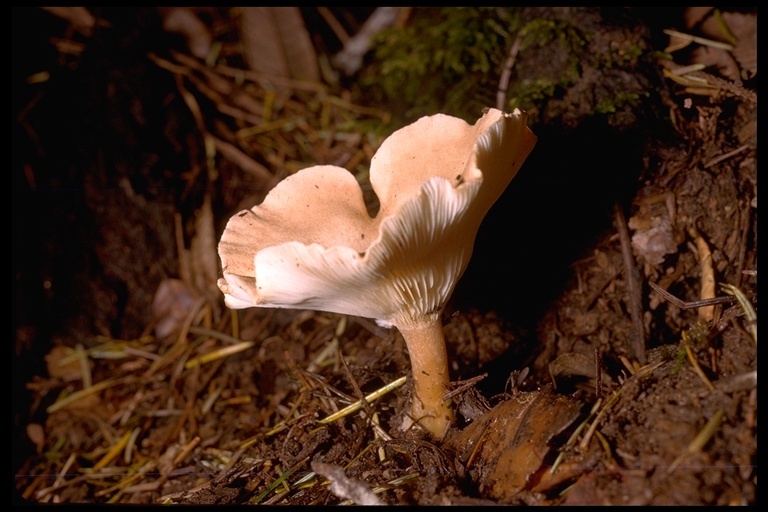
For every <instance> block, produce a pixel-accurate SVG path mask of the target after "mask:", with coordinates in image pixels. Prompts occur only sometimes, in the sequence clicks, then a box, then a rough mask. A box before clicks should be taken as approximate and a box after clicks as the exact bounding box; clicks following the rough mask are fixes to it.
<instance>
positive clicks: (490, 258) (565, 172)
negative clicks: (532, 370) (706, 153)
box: [452, 118, 644, 332]
mask: <svg viewBox="0 0 768 512" xmlns="http://www.w3.org/2000/svg"><path fill="white" fill-rule="evenodd" d="M532 129H533V131H534V133H536V135H537V136H538V142H537V144H536V147H535V148H534V149H533V152H532V153H531V155H530V156H529V157H528V159H527V161H526V162H525V164H524V165H523V167H522V169H521V170H520V172H519V173H518V175H517V176H516V177H515V179H514V180H512V182H511V184H510V185H509V187H508V188H507V190H506V191H505V193H504V194H503V195H502V197H501V198H500V199H499V201H498V202H497V203H496V204H495V205H494V206H493V208H492V209H491V211H490V212H489V213H488V215H487V216H486V218H485V220H484V222H483V224H482V225H481V228H480V231H479V232H478V235H477V239H476V244H475V251H474V254H473V256H472V260H471V261H470V264H469V267H468V268H467V271H466V272H465V274H464V276H463V277H462V279H461V281H460V282H459V284H458V286H457V288H456V291H455V292H454V296H453V300H452V303H453V305H454V306H455V307H457V308H459V309H465V308H467V307H469V306H476V307H478V308H480V309H483V310H495V311H497V312H498V313H499V314H500V315H501V316H502V317H504V318H505V319H506V320H509V321H510V322H512V323H513V324H514V325H516V326H518V327H520V328H522V329H526V330H530V331H531V332H533V331H534V330H535V329H534V328H535V325H536V323H537V322H538V321H539V320H540V317H541V315H542V314H543V312H544V311H545V310H546V309H547V307H548V305H549V304H550V302H551V301H552V300H554V299H555V298H556V297H557V296H558V295H559V294H560V293H561V292H562V290H563V289H564V288H565V286H566V284H567V280H568V276H569V274H570V265H571V263H572V262H573V261H574V260H576V259H578V258H581V257H584V256H588V255H589V253H588V252H587V251H588V250H590V248H592V247H594V242H595V241H596V240H597V239H598V238H599V237H600V236H601V235H603V234H605V233H606V232H607V231H609V230H613V224H612V208H613V204H614V202H616V201H618V202H619V203H620V204H626V203H627V202H628V201H629V200H630V199H631V197H632V196H633V195H634V192H635V190H636V188H637V177H638V175H639V173H640V170H641V165H642V158H641V156H642V150H643V147H644V135H643V131H641V130H640V129H637V130H634V131H632V130H630V131H627V130H625V131H623V132H622V133H619V132H617V131H616V130H615V129H613V128H611V127H610V126H608V124H607V123H606V122H605V121H604V120H603V119H601V118H594V119H587V120H585V121H584V122H582V123H581V124H580V125H579V127H577V128H575V129H573V130H565V129H563V128H560V127H557V126H534V127H532Z"/></svg>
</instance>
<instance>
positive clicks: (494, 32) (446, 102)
mask: <svg viewBox="0 0 768 512" xmlns="http://www.w3.org/2000/svg"><path fill="white" fill-rule="evenodd" d="M515 24H516V15H515V14H514V10H512V9H503V8H490V7H478V8H468V7H461V8H455V7H454V8H443V9H431V8H419V9H417V10H416V14H415V17H414V19H413V20H412V22H411V23H410V24H409V25H408V26H406V27H404V28H399V29H391V30H387V31H385V32H382V33H381V34H379V35H378V36H377V37H376V38H375V40H374V41H373V45H374V47H375V52H374V55H373V60H372V62H371V65H370V66H368V67H367V68H366V69H365V70H364V72H363V73H362V75H361V77H360V84H361V86H362V88H363V92H364V94H365V95H366V96H367V97H368V98H369V99H371V100H373V101H374V102H377V103H382V104H386V105H388V106H389V107H390V108H393V110H395V113H396V114H400V115H401V116H404V117H406V118H414V117H418V116H421V115H428V114H433V113H435V112H438V111H440V112H446V113H449V114H452V115H456V116H459V117H464V118H466V119H476V118H477V117H478V115H479V114H480V113H481V111H482V109H483V108H484V107H487V106H488V105H489V104H490V105H493V104H494V103H495V101H494V97H495V92H496V90H495V87H496V86H495V85H494V81H493V80H494V78H495V79H496V80H498V78H497V77H498V73H499V69H500V66H501V63H502V61H503V58H504V56H505V53H506V51H507V48H509V46H510V44H511V40H512V34H511V32H510V31H511V30H513V28H514V26H515Z"/></svg>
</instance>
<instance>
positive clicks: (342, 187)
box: [218, 109, 536, 326]
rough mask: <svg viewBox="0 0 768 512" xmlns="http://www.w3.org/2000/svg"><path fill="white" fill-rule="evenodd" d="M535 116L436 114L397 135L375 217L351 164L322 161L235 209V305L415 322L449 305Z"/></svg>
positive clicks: (227, 270)
mask: <svg viewBox="0 0 768 512" xmlns="http://www.w3.org/2000/svg"><path fill="white" fill-rule="evenodd" d="M535 141H536V137H535V135H533V133H532V132H531V131H530V130H529V129H528V127H527V125H526V114H525V113H524V112H521V111H519V110H515V112H514V113H512V114H505V113H503V112H501V111H499V110H495V109H491V110H489V111H488V112H487V113H486V114H485V115H484V116H483V117H482V118H480V119H479V120H478V121H477V122H476V123H475V124H474V125H469V124H467V123H466V122H464V121H463V120H461V119H458V118H454V117H450V116H446V115H442V114H438V115H434V116H429V117H423V118H421V119H419V120H418V121H416V122H415V123H413V124H411V125H408V126H406V127H404V128H402V129H400V130H398V131H396V132H395V133H393V134H392V135H391V136H390V137H389V138H387V140H385V141H384V143H383V144H382V145H381V147H380V148H379V150H378V151H377V152H376V154H375V156H374V157H373V160H372V162H371V169H370V179H371V185H372V187H373V190H374V191H375V192H376V194H377V196H378V198H379V202H380V204H381V207H380V210H379V213H378V214H377V215H376V217H374V218H371V217H370V215H369V214H368V213H367V210H366V207H365V203H364V202H363V194H362V190H361V188H360V186H359V184H358V183H357V181H356V180H355V178H354V176H353V175H352V174H351V173H349V172H348V171H347V170H345V169H342V168H339V167H334V166H316V167H311V168H308V169H304V170H302V171H299V172H298V173H296V174H295V175H293V176H290V177H288V178H286V179H285V180H283V181H282V182H280V183H279V184H278V185H277V186H276V187H275V188H274V189H273V190H272V191H270V193H269V194H268V195H267V197H266V199H265V200H264V202H263V203H262V204H260V205H258V206H254V207H253V208H252V209H250V210H243V211H241V212H240V213H238V214H236V215H234V216H233V217H232V218H231V219H230V220H229V223H228V224H227V227H226V229H225V230H224V234H223V235H222V237H221V242H220V243H219V255H220V257H221V261H222V268H223V275H224V277H223V279H219V282H218V285H219V288H220V289H221V291H222V292H223V293H224V294H225V301H226V304H227V306H229V307H230V308H233V309H239V308H247V307H254V306H260V307H286V308H300V309H312V310H318V311H330V312H336V313H343V314H349V315H355V316H362V317H367V318H374V319H376V320H377V321H378V322H379V323H380V324H382V325H385V326H391V325H397V326H407V325H412V324H413V323H418V322H420V321H422V319H423V318H424V317H426V316H434V315H437V314H439V313H440V311H441V309H442V308H443V306H444V304H445V302H446V301H447V300H448V298H449V297H450V295H451V293H452V292H453V289H454V287H455V285H456V282H457V281H458V279H459V277H461V274H462V273H463V272H464V270H465V269H466V266H467V264H468V262H469V258H470V256H471V253H472V248H473V245H474V241H475V236H476V233H477V229H478V227H479V225H480V222H481V221H482V219H483V217H484V216H485V214H486V213H487V211H488V209H489V208H490V207H491V206H492V205H493V203H494V202H495V201H496V199H498V197H499V196H500V195H501V193H502V192H503V191H504V189H505V188H506V186H507V185H508V184H509V182H510V180H511V179H512V178H513V177H514V176H515V174H516V173H517V171H518V169H519V168H520V166H521V164H522V163H523V161H524V160H525V158H526V157H527V156H528V154H529V153H530V151H531V150H532V149H533V146H534V144H535Z"/></svg>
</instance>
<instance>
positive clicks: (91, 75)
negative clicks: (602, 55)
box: [13, 8, 758, 505]
mask: <svg viewBox="0 0 768 512" xmlns="http://www.w3.org/2000/svg"><path fill="white" fill-rule="evenodd" d="M201 10H202V11H204V9H201ZM565 11H568V9H566V8H564V9H561V10H557V9H554V10H553V11H552V13H553V14H552V16H553V17H557V16H559V15H562V16H566V15H567V16H571V17H573V16H581V15H583V16H587V17H591V18H590V19H595V17H599V10H597V9H585V10H583V11H579V10H577V11H574V12H570V11H568V12H565ZM131 12H132V13H133V14H132V16H133V17H131V18H130V19H128V20H121V19H120V16H119V13H118V14H115V13H114V12H111V11H109V12H105V13H101V17H100V18H97V21H96V22H95V23H92V22H93V20H91V21H90V22H89V20H88V18H87V17H85V18H78V17H77V16H76V17H74V18H70V19H69V20H70V21H68V22H64V21H62V20H61V19H59V18H58V17H57V16H53V15H52V14H50V13H49V12H46V11H43V10H40V9H27V10H19V11H15V12H14V25H15V27H14V46H17V45H18V46H17V47H19V46H21V47H24V48H25V49H26V51H27V52H29V53H28V55H31V57H29V56H28V57H27V58H26V59H25V60H24V61H23V62H21V61H17V59H21V57H20V56H19V55H23V54H16V53H15V54H14V59H15V68H14V79H15V80H16V81H15V82H14V84H15V86H16V89H14V90H15V93H14V114H15V116H16V118H15V125H14V126H15V132H14V133H15V136H14V198H13V200H14V211H13V217H14V221H13V230H14V304H15V306H14V338H15V352H14V355H13V357H14V365H13V366H14V370H13V378H14V433H15V437H14V460H13V465H14V489H15V490H16V491H17V493H18V495H19V500H23V501H25V502H32V503H121V504H129V503H130V504H150V503H175V504H281V505H310V504H342V503H358V504H363V503H368V504H370V503H377V502H383V503H386V504H392V505H408V504H420V505H428V504H434V505H458V504H469V505H473V504H474V505H493V504H529V505H561V504H562V505H577V504H578V505H609V504H613V505H673V504H681V505H745V504H754V503H756V502H757V495H758V490H757V377H756V370H757V318H756V309H757V161H756V159H757V156H756V153H757V92H756V88H755V84H756V78H755V77H756V56H755V53H756V36H754V33H755V30H756V28H755V27H756V16H757V14H756V10H755V11H752V12H731V13H725V14H724V15H723V16H722V17H721V18H718V19H721V20H724V22H725V24H726V26H727V27H728V29H729V31H730V33H731V34H735V36H733V38H734V42H733V44H731V46H730V47H729V50H728V51H726V50H724V49H722V48H721V47H718V46H714V47H713V46H708V45H707V44H701V43H700V42H701V40H702V39H699V40H698V42H696V41H694V42H692V41H691V40H687V43H686V42H685V38H684V37H683V38H682V39H680V38H678V39H675V38H674V37H671V36H668V35H665V34H664V33H662V29H664V28H670V29H671V28H673V27H671V26H670V27H660V26H658V25H654V23H652V20H650V18H651V16H650V15H647V17H646V18H641V19H644V20H645V21H644V23H645V24H644V25H642V27H641V29H639V28H637V26H635V25H632V28H631V30H624V29H621V30H620V29H619V28H616V27H615V26H613V25H605V26H606V27H609V28H606V29H605V32H604V33H603V34H608V35H606V36H605V37H603V38H601V37H599V36H600V34H601V32H600V30H603V29H602V28H601V27H603V25H599V24H598V25H595V26H592V30H593V33H594V34H595V36H594V37H592V38H591V43H590V44H592V45H596V47H595V48H591V51H594V52H600V51H603V50H605V51H609V50H610V51H615V50H616V47H617V45H618V46H619V47H620V46H621V45H622V44H624V43H626V41H622V39H621V38H620V37H617V35H616V34H617V31H619V32H620V33H621V34H624V35H628V36H627V38H629V36H632V37H638V38H639V37H645V36H642V34H646V35H647V34H649V33H650V34H651V36H653V37H649V38H648V40H650V41H655V42H658V41H663V42H665V44H667V45H668V46H667V47H666V48H665V47H664V46H663V45H662V46H661V47H655V48H653V50H655V51H657V52H658V53H659V54H661V53H662V52H666V53H667V54H671V55H673V58H672V59H669V58H666V59H664V58H661V57H659V59H658V60H657V61H655V66H656V74H655V75H654V76H648V75H644V74H642V73H647V68H642V69H641V68H638V69H637V70H636V73H637V74H636V75H631V76H630V75H626V74H603V75H600V76H592V77H590V76H589V73H586V72H584V73H583V74H582V79H581V80H580V81H577V82H576V83H575V84H572V86H571V87H570V89H568V90H567V91H566V92H565V93H564V94H563V95H561V96H560V97H559V99H558V100H557V101H558V102H559V103H557V102H555V101H554V100H553V101H552V102H550V104H549V106H548V109H547V110H544V109H540V110H537V111H536V112H532V115H531V119H532V123H531V128H532V130H533V131H534V132H535V133H536V134H537V136H538V137H539V141H538V144H537V146H536V148H534V150H533V153H532V154H531V157H530V158H529V160H528V161H527V162H526V163H525V164H524V166H523V168H522V170H521V171H520V175H519V176H518V177H517V178H516V179H515V180H513V181H512V183H511V185H510V186H509V189H508V191H507V194H505V196H508V197H504V198H502V200H501V201H500V202H499V204H498V205H497V207H494V209H493V210H492V211H491V212H490V213H489V216H488V219H487V225H484V226H483V229H482V230H481V232H480V234H479V236H478V240H477V248H476V251H475V254H474V256H473V261H472V264H471V265H470V267H469V268H468V270H467V272H466V274H465V276H464V278H463V280H462V282H461V283H460V284H459V286H458V287H457V289H456V292H455V295H454V298H453V299H452V300H451V302H450V303H449V305H448V311H449V312H450V314H447V315H446V318H445V332H446V338H447V345H448V353H449V359H450V362H451V372H452V375H451V376H452V380H453V387H454V395H453V400H454V402H455V403H456V408H457V413H458V414H457V416H458V419H457V424H456V428H454V429H452V430H451V431H450V432H449V434H448V436H447V437H446V439H445V440H444V441H442V442H435V441H434V440H431V439H430V438H429V437H427V436H426V435H425V434H424V433H423V432H420V431H418V430H417V429H412V430H408V431H405V432H403V431H401V430H400V426H401V425H402V424H403V418H404V416H406V415H407V413H408V410H409V407H408V404H409V399H410V394H411V385H410V381H409V371H410V363H409V359H408V353H407V350H406V348H405V345H404V342H403V340H402V337H401V336H400V335H399V334H398V333H397V332H396V331H393V330H387V329H384V328H381V327H379V326H377V325H376V324H375V322H374V321H373V320H371V319H365V318H356V317H347V316H343V315H337V314H332V313H321V312H314V311H294V310H277V309H261V308H252V309H245V310H240V311H237V312H234V311H230V310H228V309H227V308H226V307H225V306H224V303H223V297H222V296H221V294H220V292H219V291H218V289H217V288H216V285H215V283H216V278H217V277H218V276H219V268H218V265H219V260H218V255H217V254H216V244H217V242H218V237H219V236H220V234H221V230H222V229H223V226H224V224H225V223H226V221H227V219H228V218H229V216H230V215H232V214H234V213H235V212H237V211H239V210H240V209H242V208H246V207H251V206H253V205H254V204H257V203H258V202H260V201H261V200H262V199H263V197H264V196H265V195H266V193H267V192H268V191H269V189H270V188H271V187H272V186H274V184H275V183H276V182H277V181H279V180H280V179H282V178H283V177H285V176H287V175H289V174H291V173H293V172H295V171H297V170H298V169H300V168H302V167H308V166H310V165H313V164H314V163H333V164H336V165H341V166H343V167H346V168H348V169H350V170H353V171H354V170H355V169H362V168H365V167H366V166H367V164H368V162H369V161H370V158H371V156H372V155H373V154H374V153H375V150H376V148H377V147H378V145H379V144H380V143H381V141H382V140H383V137H384V136H386V133H377V132H376V131H375V130H371V131H370V132H368V133H355V132H352V131H345V129H344V128H341V127H343V126H347V125H354V124H355V123H366V124H365V125H366V126H374V125H376V124H384V123H385V122H388V121H390V120H391V116H390V115H389V113H388V112H387V111H386V109H383V108H381V107H380V106H370V105H366V104H364V103H363V102H362V100H360V98H356V97H354V96H350V95H349V94H348V92H347V93H345V92H344V91H343V90H342V91H341V92H339V91H330V90H329V89H328V88H327V87H325V86H321V85H312V84H309V85H308V84H307V83H306V82H298V81H292V80H285V81H284V82H283V85H284V86H285V87H287V88H288V89H285V90H281V89H278V90H277V91H276V92H275V91H274V90H270V89H268V88H265V87H263V86H262V84H260V82H259V81H258V79H251V78H249V75H247V74H245V73H240V74H238V72H237V71H238V70H237V69H234V68H232V67H226V66H210V67H208V66H205V65H204V64H202V63H201V61H199V60H196V59H194V58H193V57H191V56H190V55H187V54H184V53H182V52H179V51H174V52H166V53H162V54H161V53H160V52H157V51H155V49H154V48H152V47H151V45H149V44H147V43H146V41H145V40H144V39H143V38H142V36H141V35H137V34H139V33H140V32H141V31H140V30H139V29H138V28H137V27H140V26H141V23H142V20H144V18H143V17H142V16H145V15H144V14H141V13H142V12H143V11H141V10H139V11H136V12H133V11H131ZM137 13H138V14H137ZM59 14H60V13H59ZM538 14H539V15H541V13H538ZM677 14H678V15H679V18H674V17H673V16H672V14H668V18H665V21H666V20H667V19H671V20H677V21H678V25H677V26H675V27H674V28H675V29H677V30H679V31H680V32H686V31H687V33H688V34H691V35H694V36H697V37H699V38H703V40H705V41H710V42H711V41H713V40H723V38H722V37H719V35H721V34H722V32H718V29H717V28H716V27H717V26H719V25H718V24H717V23H716V21H717V20H716V19H715V18H717V15H716V14H713V12H712V11H711V10H707V11H701V12H700V13H698V14H697V13H696V12H691V11H690V10H689V11H685V10H682V9H680V12H679V13H677ZM80 15H82V13H80ZM110 16H112V17H111V18H110ZM212 18H213V16H211V17H210V18H206V19H208V20H209V21H210V20H211V19H212ZM105 19H109V22H108V23H106V22H104V20H105ZM73 20H74V21H73ZM77 20H80V22H79V24H78V21H77ZM214 21H216V20H215V19H214ZM226 21H227V20H225V19H224V20H222V19H220V20H218V23H219V24H218V25H216V24H215V23H213V25H215V26H217V27H218V32H217V31H216V30H214V29H211V33H212V34H213V35H214V41H216V38H217V37H221V39H222V41H223V42H224V48H227V46H226V45H227V44H230V45H231V41H232V39H233V37H234V36H232V33H233V32H232V31H231V30H230V31H226V30H223V29H222V28H221V27H222V26H225V25H226V23H225V22H226ZM570 21H573V19H572V18H571V19H570ZM89 23H92V24H91V25H90V26H89ZM131 23H136V27H134V26H132V25H131ZM584 23H587V22H586V21H585V22H584ZM589 23H592V22H591V21H590V22H589ZM574 25H576V26H585V25H584V24H581V25H580V24H579V23H575V22H574ZM84 26H85V27H86V28H83V27H84ZM19 27H34V30H32V29H30V30H28V31H26V32H27V33H22V31H21V30H20V29H19ZM713 27H715V28H713ZM308 28H309V29H310V32H311V26H309V24H308ZM86 29H87V30H86ZM609 31H611V32H610V33H609ZM116 33H117V34H118V35H116ZM753 38H754V39H753ZM136 40H138V41H139V43H136V42H135V41H136ZM126 41H133V43H132V44H133V46H130V48H129V49H126V48H127V47H128V45H127V44H123V43H125V42H126ZM97 43H98V44H97ZM649 44H653V43H649ZM675 44H677V45H678V47H677V48H675V47H674V46H675ZM686 44H687V45H688V46H685V45H686ZM599 45H605V48H600V47H599ZM690 45H694V46H696V50H693V49H692V47H691V46H690ZM123 51H125V53H121V52H123ZM232 51H234V50H232ZM532 51H533V50H532ZM676 52H677V53H676ZM750 52H751V53H750ZM539 57H541V55H539ZM46 58H47V59H49V61H48V62H50V66H51V69H58V70H59V71H58V75H56V74H53V73H52V74H51V76H50V77H49V78H48V79H47V80H44V79H41V80H39V81H36V80H33V79H32V78H31V77H34V76H39V75H34V74H33V73H35V72H38V71H40V68H36V67H35V63H39V62H46V60H45V59H46ZM536 58H537V56H536V55H533V54H530V55H527V54H526V52H525V51H521V52H520V54H518V55H517V59H518V60H517V62H515V69H517V70H520V71H519V72H520V73H523V72H524V71H523V70H525V69H530V66H531V62H540V63H541V62H551V63H556V62H560V61H561V59H557V58H551V56H550V58H549V59H540V60H538V61H537V60H536ZM696 64H702V65H703V66H701V68H703V69H701V68H695V69H692V70H690V71H689V72H682V71H680V68H682V67H683V66H690V65H696ZM526 65H528V68H526ZM540 65H543V64H540ZM584 69H586V68H584ZM607 80H616V81H617V82H616V83H613V84H612V83H608V82H606V81H607ZM626 83H638V84H641V85H642V84H645V85H646V86H647V87H651V88H653V89H654V90H657V92H656V93H654V94H652V95H651V96H649V98H651V99H649V100H648V101H653V102H655V104H654V106H653V107H649V108H647V109H646V112H653V113H654V115H657V118H656V120H655V123H657V124H653V125H647V126H646V127H643V126H640V127H639V128H638V127H637V126H634V125H642V123H644V122H646V121H647V117H644V116H643V115H635V113H631V114H632V115H633V116H635V117H632V119H630V120H627V119H624V120H621V119H618V120H617V121H615V122H614V123H596V122H593V121H591V120H586V121H585V120H584V119H585V117H587V116H586V115H585V114H584V113H583V111H582V110H579V108H580V107H579V101H586V99H583V98H586V97H588V96H589V94H597V93H595V92H594V91H595V90H596V89H597V87H598V86H599V87H602V88H604V89H606V90H611V89H612V87H621V86H623V85H622V84H626ZM41 84H43V85H41ZM596 84H597V85H596ZM289 89H290V90H289ZM585 91H592V92H590V93H589V94H588V93H587V92H585ZM659 91H661V92H659ZM494 92H495V91H494ZM569 95H570V96H569ZM574 97H578V98H582V100H574V99H573V98H574ZM489 106H492V105H489ZM619 110H620V109H619ZM574 112H577V113H574ZM569 113H570V114H569ZM477 117H479V113H478V116H477ZM329 119H330V121H329ZM630 124H632V125H633V128H632V129H629V128H627V126H628V125H630ZM661 125H663V127H662V128H659V126H661ZM355 126H359V124H357V125H355ZM254 127H255V128H254ZM249 130H250V131H249ZM209 164H210V165H209ZM179 169H181V170H179ZM555 169H557V170H555ZM32 219H34V221H31V220H32ZM500 276H503V277H500ZM701 301H704V302H701ZM372 394H375V395H374V398H371V395H372ZM366 396H367V397H369V398H368V399H367V401H362V403H361V399H362V398H363V397H366ZM355 403H357V404H358V405H359V406H358V407H356V408H353V409H352V410H349V411H346V412H344V413H341V414H335V413H339V411H342V410H344V408H345V407H347V406H349V405H350V404H355ZM329 482H330V485H329Z"/></svg>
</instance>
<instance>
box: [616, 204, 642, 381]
mask: <svg viewBox="0 0 768 512" xmlns="http://www.w3.org/2000/svg"><path fill="white" fill-rule="evenodd" d="M613 210H614V215H615V222H616V229H617V230H618V232H619V240H620V241H621V254H622V256H623V257H624V273H625V275H626V278H627V295H629V304H628V306H629V313H630V315H631V317H632V329H631V331H630V333H629V342H630V346H631V348H632V351H633V352H634V354H635V358H636V359H637V361H638V362H639V363H640V365H641V366H642V365H644V364H645V362H646V359H645V329H644V327H643V305H642V291H641V290H640V276H639V272H638V271H637V267H636V266H635V259H634V257H633V256H632V242H631V241H630V238H629V230H628V229H627V221H626V219H625V218H624V212H623V211H622V210H621V206H619V203H615V204H614V205H613Z"/></svg>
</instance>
